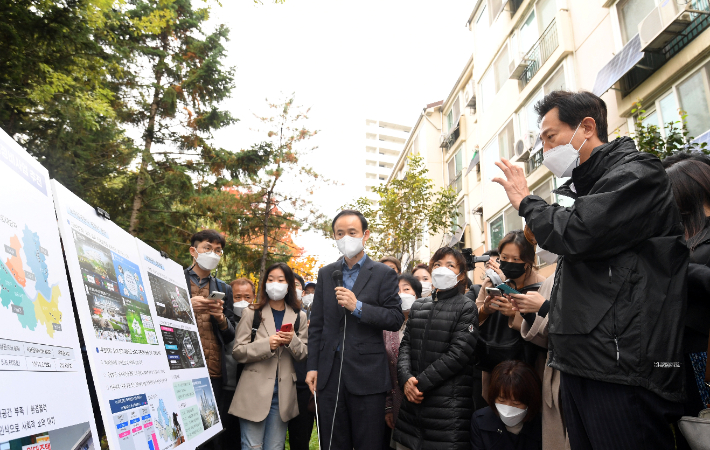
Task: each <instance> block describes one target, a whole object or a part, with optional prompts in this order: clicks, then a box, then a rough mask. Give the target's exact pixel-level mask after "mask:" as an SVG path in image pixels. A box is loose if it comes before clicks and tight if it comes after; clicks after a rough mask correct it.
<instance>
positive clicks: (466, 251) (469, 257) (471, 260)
mask: <svg viewBox="0 0 710 450" xmlns="http://www.w3.org/2000/svg"><path fill="white" fill-rule="evenodd" d="M461 253H463V256H464V258H466V270H467V271H469V270H473V269H474V267H475V265H476V263H486V262H488V260H490V259H491V256H490V255H483V256H473V249H470V248H462V249H461Z"/></svg>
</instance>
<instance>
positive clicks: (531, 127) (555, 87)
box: [518, 66, 567, 138]
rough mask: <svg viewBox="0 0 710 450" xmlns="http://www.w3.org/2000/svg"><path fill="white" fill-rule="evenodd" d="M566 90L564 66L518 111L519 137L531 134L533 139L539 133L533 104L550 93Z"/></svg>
mask: <svg viewBox="0 0 710 450" xmlns="http://www.w3.org/2000/svg"><path fill="white" fill-rule="evenodd" d="M566 88H567V83H565V68H564V66H561V67H560V68H559V69H557V70H556V71H555V73H553V74H552V76H550V78H549V79H548V80H547V81H546V82H545V83H544V84H543V87H542V89H540V90H539V91H537V92H536V93H535V95H533V97H532V98H531V99H530V101H529V102H528V103H527V104H526V105H525V106H524V107H523V108H522V109H521V110H520V111H518V125H519V127H520V128H519V131H520V136H525V134H526V133H533V134H534V135H535V138H536V137H537V135H538V133H539V132H540V127H539V126H538V123H537V113H536V112H535V104H536V103H537V102H539V101H540V100H542V98H543V97H544V96H545V95H547V94H549V93H550V92H552V91H560V90H565V89H566Z"/></svg>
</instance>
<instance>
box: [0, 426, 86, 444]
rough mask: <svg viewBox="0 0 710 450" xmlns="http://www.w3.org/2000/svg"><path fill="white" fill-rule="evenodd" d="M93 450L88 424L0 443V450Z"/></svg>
mask: <svg viewBox="0 0 710 450" xmlns="http://www.w3.org/2000/svg"><path fill="white" fill-rule="evenodd" d="M52 448H54V449H55V450H94V449H95V447H94V440H93V436H92V434H91V426H90V425H89V422H85V423H79V424H76V425H71V426H68V427H64V428H59V429H57V430H51V431H48V432H47V431H45V432H43V433H38V434H32V435H29V436H25V437H23V438H19V439H13V440H11V441H7V442H0V450H51V449H52Z"/></svg>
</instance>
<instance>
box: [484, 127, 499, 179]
mask: <svg viewBox="0 0 710 450" xmlns="http://www.w3.org/2000/svg"><path fill="white" fill-rule="evenodd" d="M482 156H483V170H484V173H483V174H484V175H485V176H486V181H491V180H492V179H493V178H495V177H497V176H500V175H503V172H501V170H500V169H499V168H498V166H496V165H495V162H496V161H498V160H499V159H500V154H499V153H498V138H497V137H495V138H493V140H491V143H490V144H488V146H487V147H486V148H484V149H483V155H482Z"/></svg>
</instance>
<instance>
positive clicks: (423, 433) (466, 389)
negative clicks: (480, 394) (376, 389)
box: [394, 288, 478, 450]
mask: <svg viewBox="0 0 710 450" xmlns="http://www.w3.org/2000/svg"><path fill="white" fill-rule="evenodd" d="M477 337H478V309H477V308H476V303H475V302H474V301H473V300H471V299H470V298H468V297H466V296H464V295H463V294H460V293H459V292H458V289H457V288H453V289H449V290H447V291H435V292H434V293H433V295H432V297H426V298H424V299H421V300H418V301H416V302H414V304H413V305H412V309H411V310H410V312H409V320H408V321H407V326H406V328H405V330H404V336H403V338H402V343H401V344H400V347H399V359H398V361H397V375H398V379H399V385H400V386H404V385H405V383H406V382H407V380H409V378H411V377H416V379H417V381H418V384H417V388H418V389H419V390H420V391H421V392H422V393H423V394H424V400H423V401H422V403H421V404H418V405H417V404H415V403H411V402H409V401H408V400H407V398H406V397H405V398H404V400H403V401H402V407H401V409H400V411H399V417H398V419H397V424H396V426H395V431H394V440H395V441H397V442H399V443H400V444H402V445H404V446H406V447H409V448H410V449H412V450H459V449H467V450H468V449H470V448H471V442H470V424H471V415H472V414H473V377H472V375H473V351H474V349H475V348H476V339H477Z"/></svg>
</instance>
